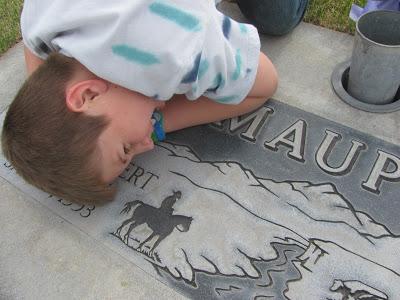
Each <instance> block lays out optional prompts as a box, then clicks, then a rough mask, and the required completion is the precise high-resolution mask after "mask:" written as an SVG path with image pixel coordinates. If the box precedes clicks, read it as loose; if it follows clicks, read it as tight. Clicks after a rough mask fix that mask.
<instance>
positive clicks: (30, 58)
mask: <svg viewBox="0 0 400 300" xmlns="http://www.w3.org/2000/svg"><path fill="white" fill-rule="evenodd" d="M24 54H25V65H26V70H27V72H28V76H29V75H31V74H32V73H33V72H34V71H35V70H36V69H37V68H38V67H39V66H40V65H41V64H42V63H43V62H44V60H43V59H41V58H40V57H38V56H36V55H35V54H33V53H32V51H31V50H29V49H28V47H26V46H24Z"/></svg>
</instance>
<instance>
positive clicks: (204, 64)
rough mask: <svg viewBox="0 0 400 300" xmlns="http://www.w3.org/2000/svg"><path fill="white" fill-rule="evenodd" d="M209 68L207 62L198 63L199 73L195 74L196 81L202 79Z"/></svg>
mask: <svg viewBox="0 0 400 300" xmlns="http://www.w3.org/2000/svg"><path fill="white" fill-rule="evenodd" d="M209 66H210V64H209V63H208V61H207V60H202V61H201V62H200V66H199V72H198V73H197V79H200V78H201V77H203V75H204V74H205V73H206V72H207V70H208V67H209Z"/></svg>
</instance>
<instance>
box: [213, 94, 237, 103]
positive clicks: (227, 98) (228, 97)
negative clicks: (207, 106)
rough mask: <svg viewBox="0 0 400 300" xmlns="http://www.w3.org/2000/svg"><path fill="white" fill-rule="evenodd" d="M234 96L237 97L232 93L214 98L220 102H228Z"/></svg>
mask: <svg viewBox="0 0 400 300" xmlns="http://www.w3.org/2000/svg"><path fill="white" fill-rule="evenodd" d="M236 98H237V96H235V95H233V96H225V97H221V98H216V99H215V100H216V101H218V102H220V103H228V102H232V101H233V100H235V99H236Z"/></svg>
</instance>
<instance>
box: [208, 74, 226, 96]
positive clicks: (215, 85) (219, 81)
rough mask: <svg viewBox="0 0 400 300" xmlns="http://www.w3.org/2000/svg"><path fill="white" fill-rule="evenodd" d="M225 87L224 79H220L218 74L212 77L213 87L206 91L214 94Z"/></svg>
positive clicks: (220, 76)
mask: <svg viewBox="0 0 400 300" xmlns="http://www.w3.org/2000/svg"><path fill="white" fill-rule="evenodd" d="M224 86H225V79H224V77H222V74H221V73H218V74H217V75H215V77H214V81H213V85H212V87H210V88H209V89H207V91H208V92H214V93H215V92H216V91H217V90H218V89H220V88H221V89H222V88H223V87H224Z"/></svg>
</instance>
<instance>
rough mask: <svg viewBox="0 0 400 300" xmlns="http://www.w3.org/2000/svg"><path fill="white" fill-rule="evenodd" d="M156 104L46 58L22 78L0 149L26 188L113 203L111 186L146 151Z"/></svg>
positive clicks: (74, 65) (64, 60)
mask: <svg viewBox="0 0 400 300" xmlns="http://www.w3.org/2000/svg"><path fill="white" fill-rule="evenodd" d="M162 106H163V103H162V102H158V101H155V100H153V99H151V98H148V97H146V96H143V95H141V94H139V93H136V92H133V91H130V90H127V89H125V88H122V87H119V86H117V85H114V84H112V83H110V82H107V81H105V80H103V79H100V78H98V77H97V76H95V75H94V74H93V73H91V72H90V71H88V70H87V69H86V68H85V67H83V66H82V65H81V64H80V63H78V62H77V61H76V60H74V59H72V58H68V57H65V56H63V55H61V54H52V55H50V56H49V58H48V59H47V60H46V61H45V62H44V63H43V64H42V65H41V66H40V67H39V68H38V69H37V70H36V71H35V72H34V73H33V74H32V75H31V76H30V77H29V78H28V79H27V81H26V82H25V83H24V85H23V86H22V87H21V89H20V91H19V92H18V94H17V96H16V97H15V99H14V101H13V102H12V103H11V105H10V107H9V110H8V112H7V115H6V118H5V120H4V126H3V132H2V148H3V153H4V155H5V156H6V158H7V159H8V160H9V161H10V162H11V164H12V165H13V166H14V168H15V169H16V171H17V173H19V174H20V175H21V176H22V177H23V178H24V179H25V180H26V181H27V182H29V183H31V184H33V185H35V186H37V187H39V188H41V189H43V190H45V191H46V192H49V193H51V194H54V195H56V196H59V197H63V198H65V199H68V200H71V201H75V202H80V203H93V202H95V203H99V202H105V201H107V200H111V199H112V198H113V196H114V193H115V188H113V187H111V186H110V183H111V182H112V181H113V180H114V179H115V178H116V177H117V176H118V175H119V174H120V173H121V172H122V171H123V170H124V169H125V168H126V166H127V164H128V163H129V162H130V160H131V159H132V157H133V156H134V155H136V154H139V153H141V152H144V151H147V150H150V149H151V148H152V147H153V143H152V141H151V139H150V135H151V132H152V130H153V127H152V123H151V115H152V113H153V111H154V110H155V109H157V108H160V107H162Z"/></svg>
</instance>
